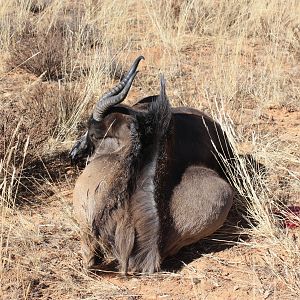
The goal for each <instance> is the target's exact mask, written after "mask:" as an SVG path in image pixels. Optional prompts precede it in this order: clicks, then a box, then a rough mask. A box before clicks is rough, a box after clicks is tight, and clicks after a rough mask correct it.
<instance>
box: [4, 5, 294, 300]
mask: <svg viewBox="0 0 300 300" xmlns="http://www.w3.org/2000/svg"><path fill="white" fill-rule="evenodd" d="M299 26H300V3H299V1H297V0H292V1H280V0H222V1H210V0H202V1H200V0H193V1H185V0H172V1H165V2H163V1H157V0H150V1H148V0H143V1H135V0H128V1H117V0H116V1H108V0H104V1H94V0H90V1H81V2H80V1H70V0H64V1H59V0H52V1H40V0H39V1H33V0H10V1H2V0H0V57H1V59H2V58H3V60H2V61H4V59H5V62H6V64H3V63H1V66H0V87H1V89H0V100H1V103H2V104H1V105H2V107H1V113H0V114H1V121H0V128H1V133H2V137H1V138H0V141H1V149H0V187H1V214H2V218H1V223H0V224H1V242H2V243H1V249H0V253H1V270H0V279H1V293H2V294H1V293H0V295H1V296H2V298H4V299H35V298H39V299H46V298H47V297H50V298H52V299H81V298H84V299H99V298H101V299H107V298H109V297H116V296H120V297H123V298H125V299H126V298H128V299H129V297H138V295H139V293H140V295H142V297H144V298H146V299H147V298H151V297H152V296H153V297H152V298H155V297H156V296H157V295H159V293H158V292H157V291H156V292H154V291H153V290H154V287H153V286H154V285H155V284H164V282H165V283H166V284H165V285H162V288H165V289H167V284H168V282H170V285H175V286H177V287H178V285H176V284H175V283H174V282H177V281H176V280H182V281H181V284H182V286H183V288H182V290H180V291H181V292H182V294H183V295H187V294H189V293H190V296H188V297H190V299H197V298H199V299H201V297H205V295H204V294H203V291H204V290H205V288H206V287H205V286H202V283H201V285H200V287H201V288H200V289H199V286H198V285H197V283H195V282H197V280H199V278H201V280H202V281H203V280H204V279H203V278H205V277H206V276H204V274H205V272H206V271H205V268H204V269H203V268H202V267H201V268H200V266H201V264H202V263H203V262H204V263H205V261H206V260H207V261H209V262H210V263H211V260H213V261H217V262H218V264H219V266H221V265H222V266H223V265H224V263H225V261H227V264H229V265H230V261H231V256H230V255H229V256H228V257H226V258H224V259H223V258H222V255H223V254H222V253H221V254H216V255H213V256H212V255H210V254H207V255H205V256H204V257H203V258H201V259H200V260H196V261H195V262H194V263H195V264H194V265H193V266H192V265H191V266H189V265H188V266H186V268H185V270H184V271H183V272H180V273H179V274H178V275H179V277H177V275H176V276H175V275H172V274H168V275H166V276H165V277H164V278H165V279H164V280H163V281H162V282H161V283H160V282H159V279H156V278H155V277H151V278H150V279H149V278H148V279H143V280H142V279H140V281H139V287H140V292H134V291H136V290H135V289H133V286H135V284H134V281H128V282H126V281H125V282H124V281H123V282H122V281H116V280H115V281H114V280H113V279H111V278H106V277H105V278H104V277H101V278H96V277H91V276H90V275H86V274H84V273H83V272H82V270H81V266H80V258H79V256H78V255H77V253H78V247H79V244H78V239H77V229H76V226H75V224H74V223H73V221H72V214H71V204H70V195H69V193H68V192H67V191H70V190H72V184H73V180H74V178H73V177H76V176H77V175H78V173H77V171H76V170H74V169H72V168H70V167H66V163H62V160H63V159H64V158H62V159H61V160H57V159H54V158H53V157H59V156H61V157H63V156H62V155H63V153H65V152H66V151H67V149H68V148H69V147H70V145H71V144H72V141H73V140H74V139H75V137H76V136H77V135H79V134H80V132H81V131H82V130H83V127H84V120H85V119H86V117H87V112H89V111H90V110H91V108H92V105H93V103H95V101H96V98H97V97H98V96H99V95H100V94H101V93H102V92H103V91H105V90H106V89H107V88H108V87H110V86H111V85H112V84H113V83H114V82H116V80H117V79H118V78H120V77H121V76H122V74H123V72H124V70H126V69H127V67H128V65H129V63H130V62H131V61H132V60H133V58H135V57H136V56H137V55H140V54H143V55H144V56H145V58H146V61H145V62H143V63H142V64H141V67H140V69H141V72H140V73H139V75H138V76H137V78H136V80H135V83H134V87H133V89H132V92H131V93H130V95H129V99H128V101H129V102H132V101H136V100H137V99H139V98H140V97H142V96H145V95H149V94H155V93H157V91H158V85H159V80H158V73H159V72H163V73H164V74H165V77H166V79H167V92H168V95H169V98H170V100H171V102H172V104H173V105H189V106H193V107H196V108H199V109H202V110H204V111H206V112H208V113H209V114H212V115H213V116H214V117H215V118H216V119H218V120H219V121H220V122H221V124H222V125H223V127H224V128H225V129H226V131H227V132H228V134H229V136H230V139H231V142H232V143H233V145H234V146H235V148H236V152H237V153H242V154H245V153H251V154H252V155H253V156H254V158H255V159H256V160H258V161H259V162H260V163H262V164H263V165H265V167H266V169H267V172H266V174H265V175H264V176H263V175H262V174H259V173H257V172H256V170H254V173H255V176H253V174H252V173H251V172H250V173H249V170H247V167H246V165H247V161H246V160H245V159H243V158H242V157H240V156H239V158H238V160H239V166H240V167H239V174H241V175H242V179H243V180H242V181H239V182H237V183H236V187H237V189H238V190H239V192H240V193H241V194H242V195H243V196H244V197H243V208H244V211H243V214H244V217H245V218H247V219H249V220H251V224H252V226H251V227H250V228H248V229H247V230H246V229H243V231H246V232H247V234H249V235H250V240H248V241H247V242H242V241H241V242H239V243H238V249H237V250H234V249H233V250H228V251H229V252H230V251H233V254H232V256H233V257H234V256H236V257H240V256H239V254H238V252H239V251H241V252H242V253H243V257H245V260H246V262H245V264H241V265H239V268H240V269H242V270H243V272H244V271H245V270H246V268H249V270H251V272H250V271H249V272H250V273H251V276H252V277H251V278H252V279H253V282H252V283H251V284H250V283H249V280H252V279H249V280H248V277H247V279H246V277H244V279H245V281H246V283H245V284H244V283H243V284H244V285H243V286H247V284H248V290H247V291H248V292H249V291H250V292H249V293H248V292H245V293H244V294H242V290H243V289H242V288H241V289H240V288H238V289H235V290H234V291H233V292H232V293H233V294H231V295H228V298H230V297H233V296H234V295H237V297H242V298H244V297H252V298H253V297H254V298H255V297H256V298H259V299H260V298H268V297H271V296H272V297H274V298H276V297H279V298H281V299H285V298H286V299H291V298H292V297H294V298H295V297H299V296H300V295H299V290H300V289H299V279H300V273H299V268H297V266H299V263H300V262H299V257H300V255H299V254H300V253H299V230H297V229H296V230H289V229H286V228H282V227H281V226H280V225H279V223H278V218H276V216H274V211H278V210H280V211H282V210H284V209H285V206H286V205H290V204H295V205H299V204H300V200H299V199H300V179H299V178H300V159H299V155H300V144H299V127H300V113H299V110H300V107H299V95H300V93H299V89H300V68H299V66H298V65H299V60H300V36H299V28H300V27H299ZM133 99H134V100H133ZM49 157H50V159H49ZM51 157H52V158H51ZM37 161H39V162H40V163H39V165H40V167H39V168H36V167H35V165H36V164H37ZM28 170H31V171H28ZM24 172H25V173H24ZM28 172H29V173H30V177H31V179H30V182H31V183H33V184H34V183H35V178H38V177H39V180H37V181H36V184H38V185H39V189H38V190H35V192H34V195H32V193H31V196H30V198H31V199H30V202H26V203H31V204H27V205H22V206H18V205H17V206H16V205H15V203H16V202H20V201H21V200H22V197H24V195H22V197H21V196H20V193H18V191H19V192H20V191H21V190H22V188H21V187H22V185H24V184H25V183H26V182H27V181H26V179H28V178H26V176H29V175H28V174H29V173H28ZM41 173H42V178H43V182H41V180H40V178H41V176H40V175H41ZM55 173H60V176H55ZM24 174H25V175H26V176H23V175H24ZM26 184H27V183H26ZM43 190H45V192H43ZM51 195H52V196H51ZM21 202H22V201H21ZM237 203H239V202H237ZM238 205H239V204H238ZM213 251H214V250H213ZM234 251H237V252H234ZM254 252H255V253H254ZM74 253H76V254H74ZM230 253H231V252H230ZM224 255H226V251H225V252H224ZM202 259H203V261H202ZM249 261H250V262H249ZM233 264H235V262H232V265H233ZM231 271H232V270H231ZM231 271H230V272H231ZM224 272H226V270H225V271H224ZM233 272H237V271H236V270H235V271H233ZM245 272H246V271H245ZM246 273H247V272H246ZM246 273H245V274H246ZM250 273H249V274H250ZM209 274H210V273H209V272H208V273H207V278H210V276H209ZM234 274H240V273H234ZM235 277H239V275H236V276H235ZM8 278H9V279H8ZM175 278H177V279H175ZM178 278H180V279H178ZM191 278H192V279H191ZM195 278H196V279H195ZM254 278H255V280H254ZM147 280H148V281H147ZM172 280H174V281H172ZM190 280H191V281H192V292H191V290H190V287H188V285H187V282H190ZM232 280H233V285H235V284H237V283H236V282H235V281H234V280H236V279H234V278H233V279H232ZM211 282H212V283H213V287H214V288H212V289H211V291H210V292H211V295H212V296H211V297H214V298H217V297H218V296H220V295H223V296H220V297H221V298H222V297H226V296H225V294H222V293H221V294H218V290H220V291H222V287H220V286H217V285H215V282H216V281H215V279H214V277H212V278H211ZM254 282H255V284H254ZM151 283H152V285H151ZM220 284H221V286H222V284H224V286H225V281H222V282H221V283H220ZM257 285H258V286H259V288H258V287H257ZM149 286H150V288H149ZM151 287H152V288H151ZM185 287H186V290H184V288H185ZM168 291H169V293H171V298H172V297H173V296H174V295H176V293H174V294H172V291H171V290H168ZM245 291H246V288H245ZM201 293H202V294H201ZM247 293H248V294H247ZM172 295H173V296H172ZM208 295H210V294H208ZM208 295H206V296H207V297H208V299H210V298H209V297H210V296H208ZM178 297H179V296H178ZM173 298H175V296H174V297H173ZM131 299H135V298H131ZM137 299H138V298H137ZM178 299H179V298H178Z"/></svg>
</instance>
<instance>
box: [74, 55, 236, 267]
mask: <svg viewBox="0 0 300 300" xmlns="http://www.w3.org/2000/svg"><path fill="white" fill-rule="evenodd" d="M141 59H143V57H138V58H137V59H136V60H135V62H134V63H133V65H132V67H131V69H130V70H129V72H128V73H127V75H126V76H125V78H124V79H123V80H122V81H121V82H120V83H119V84H118V85H117V86H116V87H115V88H113V89H112V90H111V91H109V92H108V93H106V94H104V96H102V97H101V99H100V100H99V101H98V103H97V104H96V107H95V109H94V111H93V114H92V116H91V118H90V120H89V122H88V130H87V132H86V134H85V135H83V136H82V138H81V139H80V140H79V141H78V142H77V143H76V144H75V145H74V147H73V149H72V150H71V152H70V155H71V157H72V159H76V158H81V157H82V156H83V155H84V154H88V155H89V159H88V164H87V166H86V167H85V169H84V171H83V173H82V174H81V175H80V177H79V178H78V180H77V182H76V185H75V189H74V213H75V216H76V219H77V221H78V223H79V226H80V230H81V241H82V253H83V259H84V262H85V265H86V267H88V268H93V267H94V266H95V264H97V263H101V262H103V263H104V262H105V260H108V259H115V260H117V262H118V264H119V268H120V271H121V272H124V273H127V272H142V273H152V272H155V271H158V270H159V269H160V265H161V262H162V260H163V259H164V258H165V257H167V256H170V255H173V254H175V253H176V252H178V250H179V249H181V248H182V247H184V246H186V245H189V244H192V243H194V242H197V241H199V240H200V239H202V238H204V237H206V236H208V235H210V234H212V233H213V232H215V231H216V230H217V229H218V228H219V227H220V226H221V225H222V224H223V222H224V221H225V219H226V217H227V214H228V212H229V209H230V207H231V205H232V199H233V191H232V188H231V186H230V184H229V183H228V182H227V180H226V174H225V172H224V170H225V168H224V163H223V161H226V160H231V159H232V158H233V155H232V151H231V148H230V144H229V142H228V140H227V138H226V135H225V133H224V132H223V131H222V129H221V127H220V125H219V124H218V123H216V122H215V121H214V120H212V119H211V118H210V117H208V116H207V115H205V114H204V113H202V112H200V111H198V110H195V109H192V108H187V107H182V108H172V107H171V106H170V104H169V101H168V98H167V96H166V91H165V81H164V79H163V77H161V80H160V94H159V95H157V96H151V97H147V98H145V99H142V100H141V101H139V102H138V103H137V104H136V105H134V106H132V107H130V106H127V105H123V104H120V102H122V101H123V100H124V99H125V98H126V96H127V93H128V91H129V89H130V87H131V84H132V82H133V79H134V77H135V76H136V74H137V71H136V69H137V66H138V64H139V62H140V61H141ZM220 155H221V156H223V159H222V160H220Z"/></svg>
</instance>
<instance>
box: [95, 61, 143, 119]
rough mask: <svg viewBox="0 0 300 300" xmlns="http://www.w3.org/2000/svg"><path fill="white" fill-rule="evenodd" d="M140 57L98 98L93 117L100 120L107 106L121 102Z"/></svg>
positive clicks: (135, 72)
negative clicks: (115, 83) (120, 78)
mask: <svg viewBox="0 0 300 300" xmlns="http://www.w3.org/2000/svg"><path fill="white" fill-rule="evenodd" d="M142 59H144V57H143V56H139V57H138V58H137V59H136V60H135V61H134V63H133V64H132V66H131V68H130V69H129V71H128V73H127V74H126V76H125V77H124V79H123V80H122V81H121V82H120V83H119V84H117V85H116V86H115V87H114V88H112V89H111V90H110V91H108V92H107V93H105V94H104V95H103V96H102V97H101V98H100V99H99V100H98V102H97V104H96V107H95V109H94V112H93V119H95V120H96V121H100V120H101V119H102V116H103V114H104V113H105V111H106V110H107V109H108V108H109V107H111V106H113V105H116V104H118V103H120V102H122V101H123V100H124V99H125V98H126V96H127V94H128V91H129V89H130V87H131V84H132V82H133V79H134V77H135V76H136V74H137V71H136V69H137V67H138V65H139V63H140V61H141V60H142Z"/></svg>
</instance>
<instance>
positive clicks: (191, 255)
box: [162, 154, 266, 272]
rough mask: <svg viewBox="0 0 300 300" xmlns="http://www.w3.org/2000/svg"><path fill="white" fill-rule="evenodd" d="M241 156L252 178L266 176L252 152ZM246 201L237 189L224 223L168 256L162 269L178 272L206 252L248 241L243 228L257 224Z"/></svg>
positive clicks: (215, 251)
mask: <svg viewBox="0 0 300 300" xmlns="http://www.w3.org/2000/svg"><path fill="white" fill-rule="evenodd" d="M240 158H241V159H244V160H245V161H246V168H247V172H248V174H249V177H250V178H253V180H255V174H260V175H262V176H265V174H266V167H265V166H264V165H263V164H261V163H259V162H258V161H257V160H255V158H254V157H253V156H252V155H251V154H246V155H240ZM254 186H255V185H254ZM248 201H249V200H248ZM246 203H247V202H246V199H244V198H243V197H242V196H241V195H240V194H239V193H238V192H237V190H236V191H235V197H234V203H233V205H232V207H231V209H230V211H229V214H228V216H227V220H226V222H225V223H224V225H223V226H222V227H221V228H220V229H219V230H217V231H216V232H215V233H214V234H213V235H210V236H208V237H207V238H204V239H202V240H201V241H199V242H197V243H195V244H192V245H189V246H186V247H184V248H182V249H181V250H180V251H179V252H178V253H177V254H176V255H174V256H172V257H167V258H166V259H165V261H164V262H163V264H162V270H163V271H167V272H178V271H180V270H181V269H182V268H183V267H184V266H186V265H187V264H189V263H191V262H193V261H194V260H196V259H199V258H201V256H203V255H204V254H209V253H218V252H221V251H224V250H226V249H230V248H232V247H234V246H236V245H237V243H238V242H241V241H247V240H248V239H249V238H250V237H249V236H248V235H247V234H246V233H245V232H243V229H246V228H250V227H253V226H256V223H255V220H253V219H251V217H250V216H249V215H248V214H247V206H246Z"/></svg>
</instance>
